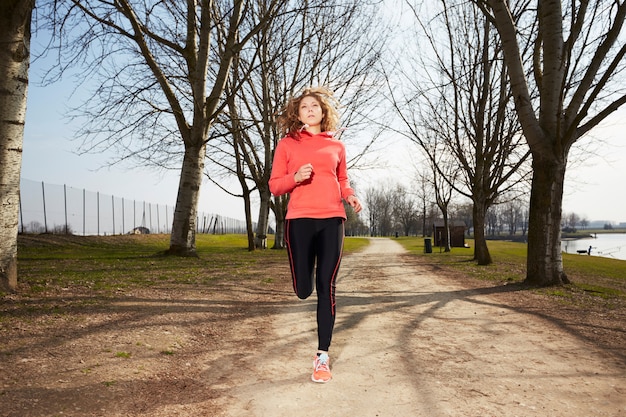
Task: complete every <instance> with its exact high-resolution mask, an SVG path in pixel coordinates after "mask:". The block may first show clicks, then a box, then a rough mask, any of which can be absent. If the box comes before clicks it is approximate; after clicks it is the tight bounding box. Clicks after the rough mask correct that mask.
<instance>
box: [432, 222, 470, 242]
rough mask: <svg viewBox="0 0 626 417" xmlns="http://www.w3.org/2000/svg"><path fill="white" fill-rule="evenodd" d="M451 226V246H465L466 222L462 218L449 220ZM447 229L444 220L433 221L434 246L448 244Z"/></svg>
mask: <svg viewBox="0 0 626 417" xmlns="http://www.w3.org/2000/svg"><path fill="white" fill-rule="evenodd" d="M448 226H449V227H450V247H451V248H463V247H465V228H466V226H465V222H464V221H462V220H450V221H448ZM446 238H447V234H446V230H445V228H444V226H443V220H437V221H436V222H434V223H433V246H446Z"/></svg>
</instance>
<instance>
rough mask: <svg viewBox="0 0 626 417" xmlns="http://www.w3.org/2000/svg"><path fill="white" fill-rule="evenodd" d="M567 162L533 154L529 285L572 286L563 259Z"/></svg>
mask: <svg viewBox="0 0 626 417" xmlns="http://www.w3.org/2000/svg"><path fill="white" fill-rule="evenodd" d="M565 165H566V164H565V162H564V161H558V160H556V158H548V157H545V156H541V155H537V154H536V153H535V154H533V180H532V190H531V193H530V214H529V217H530V220H529V222H528V224H529V228H528V256H527V265H526V282H527V283H529V284H533V285H540V286H548V285H560V284H564V283H569V280H568V279H567V276H566V275H565V272H563V258H562V255H561V209H562V207H561V206H562V201H563V183H564V180H565Z"/></svg>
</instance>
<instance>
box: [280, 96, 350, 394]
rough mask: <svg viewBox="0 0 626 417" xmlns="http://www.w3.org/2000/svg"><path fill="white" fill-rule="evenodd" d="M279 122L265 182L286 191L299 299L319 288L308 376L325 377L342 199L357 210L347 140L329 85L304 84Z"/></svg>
mask: <svg viewBox="0 0 626 417" xmlns="http://www.w3.org/2000/svg"><path fill="white" fill-rule="evenodd" d="M277 122H278V128H279V131H280V132H282V133H284V134H285V137H284V138H282V139H281V140H280V141H279V142H278V145H277V146H276V150H275V152H274V162H273V165H272V174H271V177H270V180H269V186H270V190H271V192H272V193H273V194H274V195H276V196H280V195H283V194H287V193H289V204H288V206H287V215H286V217H285V241H286V244H287V252H288V255H289V266H290V267H291V277H292V281H293V288H294V291H295V293H296V295H297V296H298V297H299V298H300V299H306V298H308V297H309V296H310V295H311V294H312V293H313V286H314V285H315V289H316V292H317V333H318V347H317V354H316V355H315V357H314V361H313V375H312V376H311V379H312V380H313V381H314V382H328V381H330V379H331V377H332V376H331V372H330V359H329V356H328V351H329V348H330V343H331V339H332V335H333V328H334V325H335V313H336V310H335V307H336V303H335V281H336V279H337V273H338V271H339V264H340V263H341V255H342V251H343V239H344V221H345V220H346V212H345V209H344V206H343V203H342V199H343V200H345V201H346V202H347V203H348V204H349V205H350V206H352V208H353V209H354V211H355V212H356V213H358V212H359V211H361V203H360V201H359V199H358V198H357V197H356V196H355V194H354V190H353V189H352V188H351V187H350V181H349V179H348V169H347V165H346V150H345V146H344V144H343V143H342V142H340V141H339V140H338V139H337V138H336V137H335V131H336V130H337V124H338V123H339V115H338V112H337V102H336V100H335V99H334V97H333V95H332V92H331V91H329V90H327V89H326V88H307V89H305V90H304V91H303V92H302V93H301V94H300V95H298V96H297V97H292V98H291V99H290V100H289V101H288V102H287V104H286V105H285V107H284V109H283V110H282V112H281V114H280V115H279V116H278V120H277ZM316 262H317V270H315V265H316Z"/></svg>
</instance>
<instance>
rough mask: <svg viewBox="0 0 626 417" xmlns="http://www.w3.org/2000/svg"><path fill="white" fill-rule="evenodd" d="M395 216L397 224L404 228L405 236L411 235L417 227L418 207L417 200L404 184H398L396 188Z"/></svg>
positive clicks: (394, 199) (394, 200)
mask: <svg viewBox="0 0 626 417" xmlns="http://www.w3.org/2000/svg"><path fill="white" fill-rule="evenodd" d="M393 217H394V219H395V223H396V225H397V226H398V227H399V228H400V229H402V234H403V235H404V236H409V234H410V233H411V230H414V229H417V228H416V225H417V207H416V203H415V200H414V199H413V198H412V197H411V195H410V194H409V192H408V191H407V189H406V188H405V187H404V186H402V185H398V186H396V188H395V189H394V198H393Z"/></svg>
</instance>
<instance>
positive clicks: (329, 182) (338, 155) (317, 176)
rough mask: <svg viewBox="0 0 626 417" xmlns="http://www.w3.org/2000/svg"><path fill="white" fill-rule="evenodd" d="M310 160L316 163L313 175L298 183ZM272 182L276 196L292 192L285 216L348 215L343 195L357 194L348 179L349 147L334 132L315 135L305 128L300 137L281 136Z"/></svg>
mask: <svg viewBox="0 0 626 417" xmlns="http://www.w3.org/2000/svg"><path fill="white" fill-rule="evenodd" d="M308 163H310V164H311V165H313V174H312V175H311V178H309V179H308V180H306V181H303V182H301V183H300V184H297V183H296V180H295V178H294V175H295V173H296V171H298V168H300V167H301V166H302V165H305V164H308ZM269 185H270V191H271V192H272V194H274V195H275V196H280V195H283V194H286V193H290V197H289V205H288V206H287V216H286V219H297V218H303V217H307V218H315V219H324V218H331V217H342V218H344V219H345V218H346V211H345V209H344V207H343V204H342V201H341V199H342V198H343V199H346V198H348V197H349V196H351V195H353V194H354V190H353V189H352V188H351V187H350V181H349V179H348V169H347V166H346V148H345V146H344V145H343V143H342V142H340V141H339V140H337V139H335V138H334V137H333V132H322V133H320V134H317V135H313V134H311V133H309V132H308V131H306V130H304V131H302V132H301V133H300V139H294V138H293V137H291V136H286V137H284V138H283V139H281V140H280V141H279V142H278V145H277V146H276V150H275V152H274V163H273V164H272V175H271V177H270V181H269Z"/></svg>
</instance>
